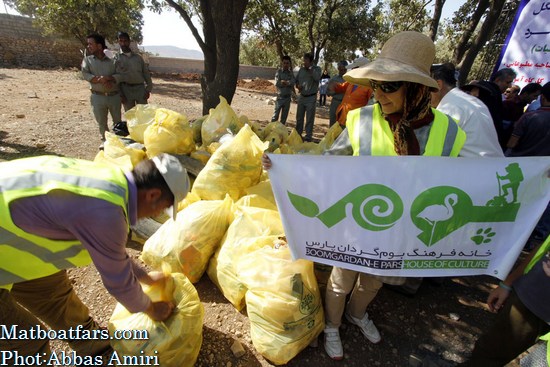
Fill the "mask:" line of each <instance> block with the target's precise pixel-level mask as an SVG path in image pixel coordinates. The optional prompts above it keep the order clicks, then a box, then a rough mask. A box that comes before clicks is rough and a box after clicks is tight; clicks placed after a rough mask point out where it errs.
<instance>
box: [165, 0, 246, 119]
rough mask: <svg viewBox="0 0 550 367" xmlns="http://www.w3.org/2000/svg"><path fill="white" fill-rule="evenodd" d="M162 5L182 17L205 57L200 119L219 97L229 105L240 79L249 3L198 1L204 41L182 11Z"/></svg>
mask: <svg viewBox="0 0 550 367" xmlns="http://www.w3.org/2000/svg"><path fill="white" fill-rule="evenodd" d="M165 2H166V3H167V4H168V5H170V6H171V7H172V8H174V9H175V10H176V11H177V12H178V13H179V14H180V15H181V17H182V18H183V20H184V21H185V23H186V24H187V26H188V27H189V29H190V30H191V33H193V36H194V37H195V39H196V40H197V43H198V44H199V46H200V48H201V50H202V52H203V54H204V73H203V75H202V78H201V87H202V113H203V115H206V114H208V111H209V110H210V109H211V108H214V107H216V106H217V105H218V103H219V102H220V98H219V96H223V97H225V99H226V100H227V102H228V103H229V104H231V101H232V100H233V95H234V94H235V89H236V88H237V78H238V77H239V47H240V42H241V28H242V23H243V19H244V11H245V9H246V5H247V4H248V0H224V1H216V0H200V1H199V9H198V10H199V11H200V13H201V18H202V21H203V24H202V27H203V33H204V40H203V39H202V38H201V36H200V34H199V33H198V31H197V29H196V28H195V26H194V25H193V22H192V21H191V17H190V16H189V14H188V13H187V11H186V10H185V9H183V8H182V7H181V6H180V5H179V4H178V3H176V2H175V1H173V0H165Z"/></svg>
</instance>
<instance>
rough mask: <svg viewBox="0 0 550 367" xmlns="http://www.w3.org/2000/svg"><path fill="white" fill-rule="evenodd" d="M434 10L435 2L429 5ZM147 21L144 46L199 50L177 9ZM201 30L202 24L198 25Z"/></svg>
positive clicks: (448, 5)
mask: <svg viewBox="0 0 550 367" xmlns="http://www.w3.org/2000/svg"><path fill="white" fill-rule="evenodd" d="M464 2H465V0H447V1H446V2H445V5H444V6H443V13H442V16H441V18H442V19H444V18H450V17H452V15H453V13H454V12H455V11H457V10H458V8H459V7H460V6H461V5H462V4H464ZM428 7H429V9H430V10H431V11H433V4H430V5H428ZM143 19H144V21H145V24H144V27H143V30H142V33H143V44H142V45H143V46H166V45H168V46H176V47H180V48H186V49H189V50H199V51H200V47H199V45H198V44H197V42H196V40H195V37H193V35H192V34H191V31H190V30H189V28H188V27H187V25H186V24H185V22H184V21H183V19H181V18H180V16H179V14H178V13H176V12H175V11H163V12H162V14H156V13H153V12H151V11H149V10H145V11H144V13H143ZM196 26H197V29H198V30H199V32H201V27H200V25H196Z"/></svg>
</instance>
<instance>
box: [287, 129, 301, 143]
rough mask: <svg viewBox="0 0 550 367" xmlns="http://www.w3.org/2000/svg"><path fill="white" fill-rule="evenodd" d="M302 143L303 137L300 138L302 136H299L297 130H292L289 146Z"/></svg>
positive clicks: (288, 140)
mask: <svg viewBox="0 0 550 367" xmlns="http://www.w3.org/2000/svg"><path fill="white" fill-rule="evenodd" d="M302 143H303V141H302V137H301V136H300V134H298V131H296V129H292V131H291V132H290V134H289V135H288V139H287V144H288V145H290V146H293V145H298V144H302Z"/></svg>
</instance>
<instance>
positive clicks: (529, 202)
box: [269, 154, 550, 279]
mask: <svg viewBox="0 0 550 367" xmlns="http://www.w3.org/2000/svg"><path fill="white" fill-rule="evenodd" d="M269 157H270V158H271V160H272V162H273V166H272V168H271V169H270V170H269V177H270V179H271V184H272V187H273V193H274V195H275V199H276V201H277V206H278V207H279V212H280V214H281V217H282V220H283V225H284V228H285V233H286V236H287V240H288V243H289V245H290V248H291V251H292V255H293V257H294V258H295V259H296V258H304V259H308V260H311V261H315V262H318V263H324V264H329V265H333V266H338V267H342V268H347V269H353V270H358V271H362V272H366V273H371V274H377V275H386V276H449V275H479V274H488V275H492V276H495V277H497V278H500V279H503V278H504V277H506V275H507V274H508V272H509V271H510V269H511V267H512V266H513V265H514V262H515V260H516V258H517V257H518V255H519V253H520V251H521V250H522V248H523V246H524V245H525V242H526V240H527V238H528V237H529V235H530V234H531V232H532V230H533V228H534V227H535V225H536V223H537V221H538V219H539V217H540V216H541V214H542V212H543V211H544V209H545V208H546V205H547V203H548V201H549V200H550V179H549V178H548V175H549V173H550V159H549V158H548V157H522V158H442V157H413V156H401V157H368V156H361V157H349V156H309V155H282V154H275V155H274V154H271V155H269Z"/></svg>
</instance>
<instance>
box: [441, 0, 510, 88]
mask: <svg viewBox="0 0 550 367" xmlns="http://www.w3.org/2000/svg"><path fill="white" fill-rule="evenodd" d="M506 3H507V9H508V10H507V11H506V12H503V8H504V5H505V4H506ZM515 3H517V1H506V0H479V1H476V0H467V1H466V2H465V3H464V4H463V5H462V6H461V7H460V8H459V10H458V11H456V12H455V14H454V17H453V19H452V21H451V22H450V24H449V25H448V26H447V27H446V29H445V32H444V34H445V38H446V39H447V40H448V41H449V42H447V46H448V47H452V50H453V53H452V59H451V60H452V62H453V63H454V64H455V65H457V67H458V68H459V69H460V75H459V80H458V82H459V85H462V84H465V83H466V82H467V81H468V79H469V75H470V72H471V71H472V69H473V70H474V71H475V74H476V76H477V77H479V78H488V76H489V75H487V74H490V72H489V73H488V72H487V69H486V68H485V66H486V65H490V68H491V69H492V67H493V66H494V65H495V63H496V58H497V57H498V53H499V51H500V48H501V46H502V43H503V41H504V38H505V37H506V34H507V33H508V30H509V28H510V24H511V19H512V18H513V14H515V10H514V9H513V8H515V9H517V6H516V5H514V4H515ZM511 15H512V16H511ZM497 29H498V30H499V31H498V32H496V30H497ZM439 45H440V44H439V43H438V46H439ZM495 48H496V49H497V50H498V52H495V50H494V49H495ZM485 55H487V56H485ZM489 55H492V56H489ZM447 61H448V60H447ZM484 65H485V66H484ZM483 69H485V71H483V72H481V70H483Z"/></svg>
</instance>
